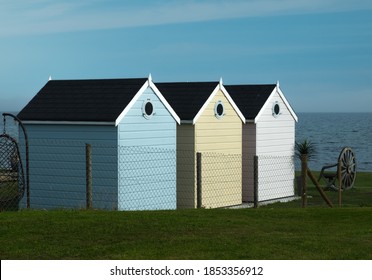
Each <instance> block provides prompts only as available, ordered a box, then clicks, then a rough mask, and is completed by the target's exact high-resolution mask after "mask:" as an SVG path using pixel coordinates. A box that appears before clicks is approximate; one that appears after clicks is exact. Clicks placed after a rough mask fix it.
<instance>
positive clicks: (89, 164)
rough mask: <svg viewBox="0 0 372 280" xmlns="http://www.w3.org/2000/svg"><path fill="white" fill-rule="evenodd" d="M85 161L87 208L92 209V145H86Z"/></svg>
mask: <svg viewBox="0 0 372 280" xmlns="http://www.w3.org/2000/svg"><path fill="white" fill-rule="evenodd" d="M85 160H86V166H85V169H86V207H87V209H91V208H92V204H93V201H92V200H93V198H92V145H90V144H85Z"/></svg>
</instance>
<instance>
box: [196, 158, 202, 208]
mask: <svg viewBox="0 0 372 280" xmlns="http://www.w3.org/2000/svg"><path fill="white" fill-rule="evenodd" d="M196 195H197V197H196V199H197V200H196V207H197V208H201V207H202V154H201V153H196Z"/></svg>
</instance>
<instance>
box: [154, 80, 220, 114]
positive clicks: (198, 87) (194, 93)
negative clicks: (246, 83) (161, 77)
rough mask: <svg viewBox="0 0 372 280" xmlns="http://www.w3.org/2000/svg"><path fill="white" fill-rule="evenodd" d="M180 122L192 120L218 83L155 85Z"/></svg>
mask: <svg viewBox="0 0 372 280" xmlns="http://www.w3.org/2000/svg"><path fill="white" fill-rule="evenodd" d="M155 85H156V87H157V88H158V89H159V91H160V92H161V93H162V95H163V96H164V97H165V99H167V101H168V103H169V104H170V105H171V106H172V108H173V110H174V111H175V112H176V114H177V115H178V116H179V117H180V119H181V120H183V121H185V120H187V121H190V120H193V119H194V117H195V116H196V114H197V113H198V112H199V111H200V109H201V107H202V106H203V105H204V103H205V102H206V101H207V100H208V98H209V96H210V95H211V94H212V92H213V90H214V89H215V88H216V87H217V85H218V82H179V83H155Z"/></svg>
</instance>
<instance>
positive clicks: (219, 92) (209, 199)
mask: <svg viewBox="0 0 372 280" xmlns="http://www.w3.org/2000/svg"><path fill="white" fill-rule="evenodd" d="M156 86H157V87H158V89H159V90H160V91H161V92H162V94H163V95H164V97H165V98H166V100H167V101H168V102H169V104H170V105H171V106H172V108H173V109H174V110H175V112H176V113H177V115H178V116H179V117H180V119H181V125H179V126H177V207H178V208H195V207H197V206H200V207H205V208H216V207H225V206H231V205H237V204H241V203H242V173H241V153H242V142H241V141H242V123H243V122H244V120H245V119H244V117H243V115H242V114H241V112H240V111H239V109H238V108H237V106H236V105H235V103H234V101H233V100H232V99H231V97H230V95H229V94H228V93H227V91H226V90H225V88H224V86H223V84H222V81H220V82H180V83H156ZM197 153H201V159H200V162H199V164H200V166H199V167H200V173H201V174H200V175H201V178H199V179H200V183H201V190H199V194H198V189H197V177H198V175H197ZM198 196H199V197H198ZM198 199H199V205H198Z"/></svg>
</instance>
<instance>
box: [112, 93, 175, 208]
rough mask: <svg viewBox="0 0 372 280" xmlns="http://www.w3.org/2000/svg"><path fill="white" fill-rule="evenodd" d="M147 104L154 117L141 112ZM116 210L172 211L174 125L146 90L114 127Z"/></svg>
mask: <svg viewBox="0 0 372 280" xmlns="http://www.w3.org/2000/svg"><path fill="white" fill-rule="evenodd" d="M147 100H151V102H152V104H153V108H154V115H152V116H151V117H149V118H146V117H145V116H144V115H143V112H142V108H143V104H144V102H146V101H147ZM117 141H118V142H117V143H118V146H119V148H118V155H119V156H118V173H119V183H118V184H119V204H118V208H119V210H151V209H175V208H176V121H175V120H174V118H173V117H172V115H171V114H170V112H169V111H168V110H167V109H166V107H165V106H164V105H163V103H162V102H161V101H160V100H159V98H158V97H157V96H156V95H155V93H154V92H153V91H152V89H151V88H147V89H146V90H145V91H144V93H143V94H142V95H141V96H140V97H139V99H138V100H137V101H136V102H135V103H134V105H133V106H132V107H131V108H130V110H129V111H128V113H127V114H126V115H125V117H124V118H123V119H122V121H121V122H120V123H119V125H118V140H117Z"/></svg>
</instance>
